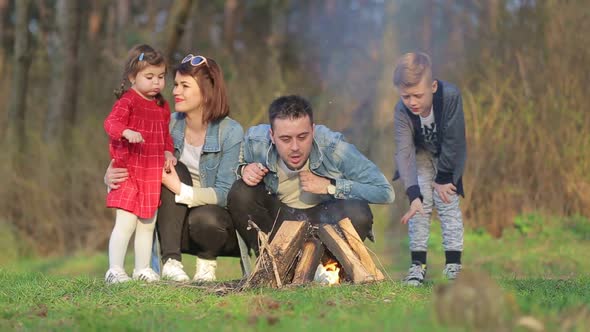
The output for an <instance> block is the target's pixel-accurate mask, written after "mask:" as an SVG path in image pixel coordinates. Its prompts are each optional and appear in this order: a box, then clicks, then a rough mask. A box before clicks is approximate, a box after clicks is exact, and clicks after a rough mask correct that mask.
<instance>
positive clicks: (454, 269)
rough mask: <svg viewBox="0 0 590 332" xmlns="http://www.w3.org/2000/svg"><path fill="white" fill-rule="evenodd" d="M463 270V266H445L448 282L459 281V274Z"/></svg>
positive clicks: (444, 271)
mask: <svg viewBox="0 0 590 332" xmlns="http://www.w3.org/2000/svg"><path fill="white" fill-rule="evenodd" d="M461 268H462V266H461V264H447V265H445V269H444V270H443V274H444V276H445V277H446V278H447V279H448V280H455V279H457V276H458V275H459V272H461Z"/></svg>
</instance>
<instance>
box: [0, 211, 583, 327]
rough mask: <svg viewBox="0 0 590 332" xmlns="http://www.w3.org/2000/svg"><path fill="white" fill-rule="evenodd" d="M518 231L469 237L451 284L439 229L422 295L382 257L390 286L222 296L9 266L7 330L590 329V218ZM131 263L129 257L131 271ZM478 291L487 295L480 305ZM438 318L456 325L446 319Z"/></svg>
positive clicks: (92, 265) (0, 319)
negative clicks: (460, 270) (460, 274)
mask: <svg viewBox="0 0 590 332" xmlns="http://www.w3.org/2000/svg"><path fill="white" fill-rule="evenodd" d="M515 224H516V227H515V228H514V229H512V230H508V231H506V232H505V233H504V234H503V237H502V238H500V239H493V238H491V237H489V236H488V235H486V234H484V233H482V232H478V231H468V232H466V236H465V248H466V254H465V257H464V265H465V267H466V268H467V270H471V271H472V272H470V273H472V275H473V276H474V277H470V278H465V281H461V282H459V281H457V282H456V283H454V284H446V283H445V282H444V281H443V280H441V277H440V271H438V270H439V269H442V265H443V263H444V262H443V260H444V258H443V256H444V254H443V250H442V247H441V245H440V242H441V238H440V231H439V230H438V228H439V227H438V224H437V223H434V222H433V228H432V236H431V239H430V247H429V248H430V249H429V272H428V282H427V284H426V286H425V287H422V288H407V287H404V286H403V285H402V284H401V283H400V282H399V281H398V280H399V278H398V277H399V276H400V275H402V274H403V272H404V270H405V269H406V268H407V266H406V265H407V261H390V260H389V258H390V257H394V255H391V253H384V254H383V255H381V254H380V255H379V257H380V259H381V260H382V262H383V263H384V265H385V272H387V274H389V275H390V276H394V278H393V279H390V280H387V281H385V282H381V283H375V284H368V285H349V284H346V285H340V286H335V287H322V286H318V285H309V286H306V287H298V288H295V287H287V288H286V289H282V290H271V289H256V290H248V291H242V292H234V291H229V292H216V290H219V289H220V288H221V289H222V287H223V284H212V285H206V287H203V286H202V287H199V286H197V285H188V286H182V285H175V284H164V283H162V284H155V285H145V284H142V283H138V282H132V283H128V284H125V285H116V286H107V285H105V284H104V282H103V281H102V278H103V276H104V272H105V270H106V266H107V257H106V253H78V254H76V255H73V256H70V257H55V258H46V259H43V260H40V259H25V260H23V259H21V260H17V261H12V262H9V263H8V264H5V265H3V266H4V267H3V268H1V269H0V330H1V331H4V330H23V331H28V330H35V331H37V330H60V331H63V330H65V331H72V330H73V331H99V330H100V331H103V330H117V331H119V330H125V331H176V330H187V331H188V330H195V329H206V330H213V331H235V330H240V331H243V330H245V331H261V330H262V331H270V330H280V331H302V330H306V331H319V330H326V329H327V328H330V330H332V329H335V330H338V331H372V330H376V331H391V330H397V331H476V330H480V329H481V326H488V327H490V328H491V330H500V325H494V324H500V323H498V322H505V323H502V324H504V325H503V326H504V329H505V330H507V331H509V330H517V331H519V330H521V331H529V330H531V329H527V328H525V327H524V326H528V325H530V324H533V323H535V324H541V326H543V327H544V328H545V330H546V331H586V330H589V329H590V276H589V272H590V262H588V260H587V259H585V257H587V249H588V248H589V244H590V237H589V236H588V234H587V232H588V231H589V228H590V227H589V226H588V220H587V219H585V218H583V217H572V218H548V217H542V216H539V215H534V214H533V215H525V216H521V217H519V219H517V220H516V221H515ZM397 241H398V242H395V240H391V241H390V242H387V243H385V244H384V243H381V246H382V247H387V246H389V248H395V247H397V246H399V248H401V249H400V250H401V252H400V255H401V256H404V255H406V254H407V252H404V250H406V251H407V249H404V247H406V240H405V237H400V240H397ZM378 249H379V247H376V248H375V250H378ZM583 257H584V258H583ZM183 262H184V264H185V268H186V270H187V271H189V275H191V274H192V273H191V271H193V269H194V258H191V257H190V256H184V257H183ZM132 263H133V257H132V256H131V255H130V256H129V257H128V258H127V260H126V264H127V269H128V271H130V270H131V269H132ZM465 276H467V273H466V274H465ZM486 276H491V278H487V277H486ZM218 277H219V278H220V279H223V280H234V279H237V278H239V277H240V271H239V267H238V260H237V259H234V258H221V259H220V260H219V270H218ZM480 277H481V278H480ZM488 279H489V280H488ZM470 289H471V290H474V291H475V293H476V295H477V296H475V297H474V298H471V299H470V298H469V296H468V294H469V291H470ZM486 294H491V295H490V296H487V297H486ZM495 306H496V307H498V306H499V307H501V308H502V309H503V310H502V314H501V316H497V317H496V316H492V317H491V318H490V317H488V316H486V317H484V318H482V317H479V316H477V315H476V316H477V317H478V318H469V317H471V316H469V315H468V314H467V313H469V312H475V313H477V312H482V311H484V312H485V311H489V312H494V311H493V310H492V308H494V307H495ZM456 308H460V310H455V309H456ZM470 310H471V311H470ZM457 312H458V314H457ZM440 315H444V316H445V317H447V318H446V319H445V320H444V321H441V320H440V319H438V318H437V317H439V316H440ZM453 315H454V316H453ZM457 315H459V316H457ZM448 317H451V318H448ZM527 317H528V318H527ZM527 319H528V323H527ZM531 321H532V323H531ZM482 324H483V325H482ZM519 324H520V325H519ZM527 324H528V325H527ZM519 326H520V327H519Z"/></svg>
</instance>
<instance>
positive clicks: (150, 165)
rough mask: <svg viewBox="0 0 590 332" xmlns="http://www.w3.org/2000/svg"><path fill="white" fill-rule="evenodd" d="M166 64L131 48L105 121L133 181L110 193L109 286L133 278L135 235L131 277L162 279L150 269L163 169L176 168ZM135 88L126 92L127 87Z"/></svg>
mask: <svg viewBox="0 0 590 332" xmlns="http://www.w3.org/2000/svg"><path fill="white" fill-rule="evenodd" d="M165 75H166V64H165V61H164V57H163V56H162V54H161V53H160V52H158V51H156V50H154V49H153V48H152V47H150V46H148V45H139V46H136V47H134V48H133V49H131V51H130V52H129V57H128V59H127V62H126V64H125V71H124V73H123V80H122V82H121V88H120V89H119V90H118V91H115V95H116V96H117V98H118V100H117V102H116V103H115V105H114V106H113V109H112V111H111V113H110V114H109V115H108V117H107V118H106V120H105V122H104V128H105V131H106V132H107V134H108V135H109V138H110V140H109V150H110V154H111V158H112V159H113V160H114V162H113V165H116V167H125V168H127V171H128V172H129V177H128V178H127V180H126V181H125V182H122V183H120V185H119V186H117V187H114V186H113V187H112V188H114V189H113V190H111V191H110V192H109V193H108V195H107V207H112V208H116V220H115V227H114V228H113V232H112V234H111V238H110V241H109V270H108V271H107V273H106V275H105V281H106V282H107V283H120V282H126V281H129V280H131V278H129V276H128V275H127V274H126V273H125V270H124V268H123V262H124V259H125V253H126V251H127V245H128V244H129V239H130V238H131V235H132V234H133V232H134V231H135V269H134V270H133V279H136V280H144V281H148V282H152V281H157V280H159V279H160V277H159V276H158V274H156V273H155V272H154V271H153V270H152V269H151V268H150V267H149V261H150V255H151V251H152V237H153V233H154V227H155V220H156V211H157V208H158V206H159V204H160V189H161V184H162V170H163V169H164V167H166V168H167V169H169V168H170V165H171V164H172V165H175V164H176V158H175V157H174V155H173V151H174V147H173V144H172V137H171V136H170V133H169V130H168V125H169V123H170V109H169V107H168V104H167V103H166V101H165V100H164V98H163V97H162V94H161V91H162V89H164V85H165ZM128 83H130V84H131V88H129V89H126V86H127V84H128Z"/></svg>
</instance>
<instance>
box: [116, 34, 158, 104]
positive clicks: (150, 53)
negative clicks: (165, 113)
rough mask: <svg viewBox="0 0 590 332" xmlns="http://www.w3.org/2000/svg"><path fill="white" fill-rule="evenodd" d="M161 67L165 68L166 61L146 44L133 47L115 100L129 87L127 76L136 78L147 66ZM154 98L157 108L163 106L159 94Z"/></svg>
mask: <svg viewBox="0 0 590 332" xmlns="http://www.w3.org/2000/svg"><path fill="white" fill-rule="evenodd" d="M142 54H143V55H142ZM161 65H164V66H166V60H165V59H164V55H162V53H160V52H159V51H157V50H155V49H154V48H153V47H151V46H149V45H146V44H142V45H137V46H134V47H133V48H132V49H131V50H130V51H129V54H128V56H127V61H125V68H124V69H123V77H122V79H121V86H120V87H119V88H118V89H116V90H115V91H114V92H115V96H117V99H119V98H121V96H122V95H123V94H124V93H125V92H126V91H127V90H128V89H129V87H130V86H131V82H129V76H136V75H137V73H139V72H140V71H142V70H143V69H145V68H146V67H148V66H161ZM155 98H156V100H157V103H158V105H159V106H162V105H164V103H165V100H164V97H163V96H162V94H161V93H158V94H157V95H156V97H155Z"/></svg>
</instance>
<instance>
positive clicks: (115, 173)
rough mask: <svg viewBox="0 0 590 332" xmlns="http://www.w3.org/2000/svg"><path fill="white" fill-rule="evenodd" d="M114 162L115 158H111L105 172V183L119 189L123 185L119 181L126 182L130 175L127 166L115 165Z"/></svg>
mask: <svg viewBox="0 0 590 332" xmlns="http://www.w3.org/2000/svg"><path fill="white" fill-rule="evenodd" d="M114 162H115V160H114V159H111V162H110V163H109V167H107V171H106V173H105V174H104V184H106V185H107V186H108V187H109V188H111V189H118V188H119V187H120V186H121V185H119V184H118V183H121V182H125V180H127V178H128V177H129V172H127V168H115V167H113V163H114Z"/></svg>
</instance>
